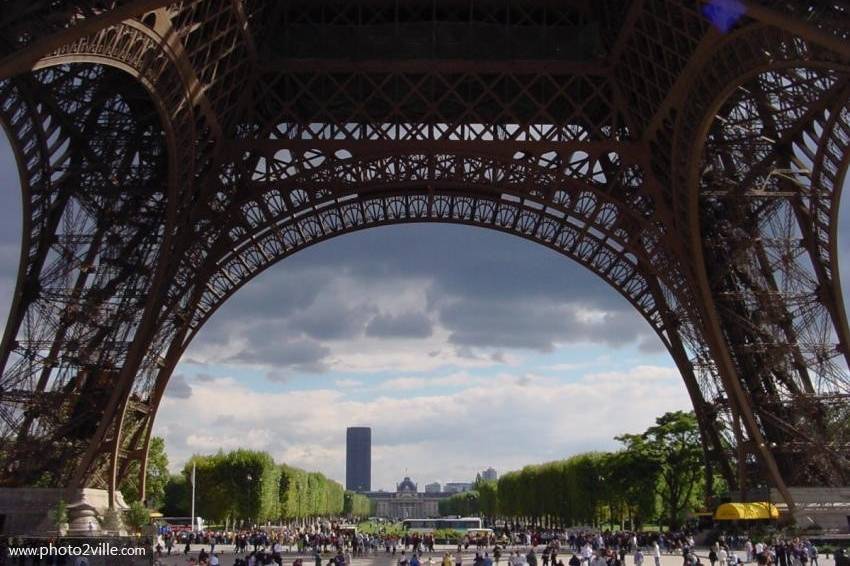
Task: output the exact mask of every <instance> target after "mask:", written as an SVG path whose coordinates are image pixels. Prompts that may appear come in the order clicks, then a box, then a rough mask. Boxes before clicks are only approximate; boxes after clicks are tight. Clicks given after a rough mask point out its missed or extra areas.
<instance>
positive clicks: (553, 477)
mask: <svg viewBox="0 0 850 566" xmlns="http://www.w3.org/2000/svg"><path fill="white" fill-rule="evenodd" d="M617 440H618V441H619V443H620V448H619V449H618V450H615V451H611V452H588V453H582V454H577V455H573V456H571V457H569V458H566V459H563V460H557V461H553V462H547V463H543V464H535V465H529V466H525V467H524V468H522V469H520V470H515V471H511V472H508V473H505V474H503V475H502V476H501V477H500V478H499V479H498V480H497V481H478V482H476V483H475V485H474V487H473V489H472V490H471V491H467V492H464V493H459V494H456V495H453V496H452V497H449V498H446V499H445V500H443V501H442V502H441V503H440V514H441V515H462V516H479V517H483V518H485V519H486V520H487V521H489V522H491V523H492V522H496V521H504V522H516V523H522V524H525V525H536V526H542V527H553V528H555V527H567V526H572V525H593V526H599V527H602V526H606V525H609V526H611V527H614V528H633V529H656V528H659V527H663V528H672V529H675V528H678V527H680V526H681V525H682V524H683V523H684V522H685V521H686V520H687V518H688V517H690V516H692V514H693V513H694V512H695V511H699V510H701V509H704V508H705V506H706V504H707V502H708V501H709V500H711V498H712V497H713V496H714V495H715V494H717V493H722V492H723V491H724V490H725V483H724V482H723V480H722V479H721V478H720V477H719V475H717V474H715V473H713V472H712V471H711V468H710V467H707V466H706V465H705V458H704V451H703V448H702V444H701V442H700V435H699V427H698V424H697V420H696V418H695V416H694V415H693V413H687V412H681V411H679V412H672V413H667V414H665V415H663V416H661V417H659V418H657V419H656V422H655V424H654V425H653V426H651V427H649V428H648V429H647V430H645V431H644V432H642V433H640V434H627V435H623V436H619V437H617ZM193 466H194V468H195V477H196V480H195V482H196V483H195V486H196V495H195V500H196V509H195V512H196V514H197V515H200V516H202V517H204V518H205V519H206V521H207V523H208V524H216V525H225V524H227V525H239V524H242V525H254V524H268V523H271V524H278V523H285V522H292V521H297V520H306V519H311V518H317V517H346V518H348V519H349V520H351V521H357V520H359V519H362V518H365V517H369V516H371V515H373V514H374V513H373V512H372V511H371V510H370V502H369V500H368V498H367V497H365V496H364V495H361V494H355V493H352V492H347V491H345V489H344V488H343V486H342V485H340V484H339V483H337V482H335V481H333V480H331V479H329V478H327V477H326V476H324V475H323V474H321V473H319V472H309V471H305V470H302V469H299V468H296V467H293V466H290V465H287V464H281V463H277V462H275V461H274V459H273V458H272V456H271V455H269V454H268V453H265V452H257V451H250V450H235V451H231V452H227V453H225V452H219V453H217V454H213V455H196V456H193V457H192V458H191V459H190V460H189V461H188V462H187V463H186V464H185V466H184V467H183V470H182V472H181V473H178V474H169V472H168V457H167V455H166V453H165V446H164V443H163V441H162V440H161V439H158V438H157V439H154V442H153V444H152V448H151V455H150V462H149V468H148V471H147V474H148V476H147V497H146V503H147V506H148V507H149V508H150V509H152V510H158V511H161V512H162V513H163V514H164V515H166V516H188V515H189V513H190V506H191V473H192V468H193ZM130 477H133V476H132V475H131V476H130ZM121 490H122V493H123V494H124V497H125V499H126V500H127V501H128V502H134V501H137V500H138V490H137V487H136V485H135V483H134V482H132V481H129V482H127V483H126V484H125V485H123V486H122V489H121ZM136 506H138V504H137V505H136ZM388 529H399V530H400V527H399V526H398V525H393V524H390V523H377V524H366V523H361V530H364V531H367V532H368V531H372V530H382V532H383V533H389V531H388Z"/></svg>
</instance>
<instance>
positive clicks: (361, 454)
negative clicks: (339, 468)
mask: <svg viewBox="0 0 850 566" xmlns="http://www.w3.org/2000/svg"><path fill="white" fill-rule="evenodd" d="M345 489H347V490H349V491H371V490H372V429H371V428H369V427H366V426H352V427H349V428H348V430H346V432H345Z"/></svg>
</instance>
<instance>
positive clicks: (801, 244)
mask: <svg viewBox="0 0 850 566" xmlns="http://www.w3.org/2000/svg"><path fill="white" fill-rule="evenodd" d="M9 4H10V6H9V8H10V12H9V13H11V14H14V15H15V16H17V17H14V18H11V19H8V20H2V19H0V37H2V38H3V42H2V43H0V46H2V48H0V93H2V99H0V100H2V102H0V117H2V121H3V123H4V125H5V127H6V129H7V131H8V133H9V137H10V139H11V140H12V142H13V145H14V146H15V149H16V152H17V157H18V162H19V166H20V169H21V176H22V186H23V193H24V206H25V227H24V238H23V246H22V259H21V268H20V272H19V278H18V286H17V290H16V294H15V297H14V304H13V307H12V311H11V313H10V319H9V323H8V324H7V327H6V331H5V334H4V337H3V342H2V350H0V355H2V357H0V367H2V368H3V370H2V371H3V374H2V378H0V438H2V442H3V443H4V445H6V446H8V447H9V448H8V449H7V450H6V451H5V452H4V454H3V455H2V456H0V483H2V484H3V485H31V484H41V485H63V486H82V485H89V486H103V487H109V488H110V489H112V490H114V489H115V487H116V485H118V483H119V482H120V481H121V480H122V478H124V477H126V476H127V474H129V473H137V472H138V471H139V470H144V466H145V461H146V457H147V456H146V454H147V446H148V443H149V439H150V431H151V427H152V425H153V418H154V416H155V413H156V409H157V406H158V404H159V401H160V399H161V397H162V394H163V391H164V389H165V386H166V384H167V382H168V378H169V377H170V375H171V372H172V371H173V369H174V367H175V365H176V364H177V362H178V360H179V358H180V355H181V354H182V353H183V351H184V350H185V348H186V347H187V345H188V344H189V342H190V341H191V339H192V338H193V337H194V336H195V334H196V333H197V332H198V331H199V329H200V328H201V327H202V326H203V324H204V322H205V321H206V320H208V319H209V317H210V316H211V315H212V314H213V313H214V312H215V310H216V309H217V308H218V307H219V306H220V305H221V304H222V303H223V302H224V301H226V300H227V298H228V297H230V296H231V295H232V294H233V293H235V292H236V291H237V290H238V289H239V288H240V287H241V286H243V285H245V284H246V283H247V282H249V281H250V280H251V279H252V278H253V277H255V276H256V275H257V274H259V273H260V272H262V271H263V270H264V269H267V268H268V267H270V266H272V265H274V264H275V263H276V262H278V261H279V260H280V259H282V258H284V257H287V256H289V255H292V254H294V253H296V252H297V251H299V250H301V249H303V248H305V247H307V246H309V245H311V244H313V243H316V242H319V241H324V240H327V239H329V238H332V237H334V236H336V235H340V234H344V233H348V232H352V231H355V230H360V229H364V228H368V227H371V226H379V225H389V224H398V223H409V222H451V223H461V224H468V225H473V226H480V227H485V228H491V229H496V230H500V231H503V232H506V233H511V234H515V235H517V236H520V237H523V238H526V239H528V240H531V241H534V242H537V243H540V244H542V245H545V246H547V247H550V248H552V249H554V250H556V251H558V252H560V253H561V254H563V255H564V256H566V257H568V258H571V259H573V260H575V261H577V262H579V263H580V264H582V265H584V266H586V267H587V268H589V269H590V270H592V271H593V272H595V273H596V274H597V275H599V276H600V277H601V278H602V279H603V280H605V281H606V282H607V283H608V284H610V285H611V286H612V287H614V288H615V289H616V290H617V291H618V292H620V293H621V294H622V295H623V296H624V297H625V298H626V299H627V300H629V301H630V303H631V304H632V305H634V306H635V308H637V309H638V310H639V312H640V313H641V314H642V315H643V316H644V318H645V319H646V320H647V321H648V323H649V324H650V325H651V326H652V327H653V329H654V330H655V331H656V333H657V334H658V335H659V337H660V339H661V340H662V342H663V343H664V344H665V346H666V347H667V349H668V351H669V352H670V354H671V356H672V357H673V359H674V360H675V362H676V364H677V366H678V368H679V370H680V371H681V373H682V377H683V380H684V382H685V384H686V386H687V388H688V392H689V394H690V396H691V399H692V401H693V403H694V408H695V410H696V412H697V416H698V418H699V421H700V425H701V429H702V433H703V445H704V449H705V453H706V457H707V461H708V462H709V463H710V466H709V469H708V470H707V473H708V474H711V473H712V472H711V469H710V467H711V466H717V467H718V468H719V469H720V471H721V472H722V473H723V474H724V476H725V477H726V479H727V480H728V481H729V483H730V485H733V486H737V487H739V488H741V489H743V488H746V487H752V486H769V487H776V488H778V489H780V491H781V492H782V493H783V496H784V497H785V498H786V500H787V501H788V502H789V504H790V505H793V502H792V501H791V498H790V495H789V492H788V490H787V486H788V485H792V486H805V485H820V486H829V485H845V484H846V482H847V481H848V478H850V475H848V473H849V472H848V470H850V464H848V459H847V458H848V454H850V426H848V424H847V423H848V414H847V406H848V404H847V402H846V401H847V396H848V395H850V378H849V377H848V356H850V349H848V346H849V345H850V337H849V336H848V330H847V320H846V316H845V313H844V305H843V303H842V299H841V291H840V289H841V287H840V280H839V275H838V268H837V261H836V233H835V231H836V225H837V209H838V200H839V196H840V192H841V186H842V184H843V182H844V175H845V172H846V169H847V165H848V151H847V146H848V141H850V130H848V126H847V124H848V119H847V118H848V115H847V113H848V108H847V105H848V99H850V92H848V91H847V86H846V85H847V84H848V81H847V79H848V63H850V48H848V47H847V42H846V39H847V34H848V30H850V16H849V15H848V13H847V11H846V8H845V7H842V5H841V4H840V3H835V2H831V3H830V5H829V7H822V6H820V5H819V4H817V3H811V5H809V4H806V3H804V4H806V6H807V9H806V10H804V11H803V12H802V13H797V12H796V11H795V10H794V9H791V8H788V7H787V6H786V4H787V3H777V2H757V1H754V0H753V1H749V2H744V3H743V6H744V8H745V10H744V13H737V12H735V13H723V10H722V9H719V8H718V7H717V5H713V4H712V5H708V4H710V3H703V2H700V1H698V0H647V1H643V2H628V3H626V4H627V6H626V8H624V3H623V2H622V1H621V0H605V1H602V2H597V3H594V4H593V5H591V4H589V3H586V2H580V1H575V2H550V1H548V0H514V1H512V2H508V3H482V2H472V1H470V0H429V1H423V2H409V3H397V2H385V1H383V0H355V1H353V2H346V3H338V2H333V1H330V0H327V1H325V0H310V1H307V0H304V1H300V0H299V1H293V2H285V3H284V2H264V1H261V0H242V1H235V2H215V1H212V0H206V1H197V2H178V3H166V2H157V1H136V2H132V1H126V2H119V1H115V2H106V3H104V2H93V3H89V2H79V3H77V4H78V6H77V7H76V9H73V10H68V11H67V12H64V11H61V10H56V9H55V6H54V5H53V4H52V3H48V2H43V3H40V2H35V3H32V2H10V3H9ZM69 4H72V3H69ZM718 9H719V10H720V12H718ZM46 12H50V17H49V18H46V17H45V13H46ZM801 14H804V15H801ZM718 28H722V29H723V31H724V32H726V33H721V31H719V29H718ZM32 69H38V70H35V71H33V70H32ZM142 477H144V474H142ZM143 481H144V480H142V482H143Z"/></svg>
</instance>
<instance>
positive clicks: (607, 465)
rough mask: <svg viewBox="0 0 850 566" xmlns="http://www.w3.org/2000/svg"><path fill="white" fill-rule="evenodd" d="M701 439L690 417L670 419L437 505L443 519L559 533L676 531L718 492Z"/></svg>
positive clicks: (508, 475)
mask: <svg viewBox="0 0 850 566" xmlns="http://www.w3.org/2000/svg"><path fill="white" fill-rule="evenodd" d="M699 434H700V433H699V426H698V424H697V420H696V417H695V416H694V414H693V413H687V412H682V411H677V412H672V413H667V414H665V415H663V416H661V417H659V418H658V419H656V422H655V425H653V426H651V427H650V428H648V429H647V430H646V431H645V432H644V433H642V434H635V435H623V436H619V437H617V438H616V440H618V441H619V442H620V443H621V444H622V448H621V449H620V450H618V451H615V452H590V453H585V454H578V455H575V456H572V457H570V458H567V459H565V460H558V461H555V462H548V463H545V464H539V465H531V466H525V467H524V468H522V469H521V470H516V471H512V472H508V473H506V474H504V475H502V476H501V477H500V478H499V479H498V481H495V482H494V481H479V482H476V484H475V485H474V488H473V490H472V491H469V492H465V493H459V494H455V495H453V496H452V497H450V498H449V499H447V500H444V501H442V502H441V503H440V513H441V514H444V515H478V516H483V517H489V518H494V519H495V518H506V519H512V520H519V521H522V522H526V523H529V524H539V525H544V526H557V527H565V526H571V525H600V524H603V523H604V524H612V523H613V524H619V525H622V526H625V525H629V526H631V527H633V528H640V526H641V525H644V524H646V523H648V522H655V521H657V522H658V523H660V524H664V525H667V526H670V527H672V528H676V527H678V526H680V525H681V524H682V523H683V521H684V520H685V518H686V516H687V514H688V513H689V512H690V511H691V510H693V509H696V508H698V507H700V506H701V505H702V504H703V502H704V500H705V497H706V494H707V493H713V489H714V488H715V485H706V484H707V482H708V481H709V480H706V479H705V477H704V470H705V465H704V460H703V451H702V445H701V443H700V435H699ZM710 481H711V482H712V483H714V482H719V481H720V480H719V479H717V478H712V479H711V480H710Z"/></svg>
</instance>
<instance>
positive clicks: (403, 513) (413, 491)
mask: <svg viewBox="0 0 850 566" xmlns="http://www.w3.org/2000/svg"><path fill="white" fill-rule="evenodd" d="M449 495H451V494H446V493H421V492H420V491H419V488H418V487H417V485H416V483H414V482H413V480H412V479H410V478H409V477H407V476H405V478H404V479H403V480H401V482H400V483H397V484H396V490H395V493H390V492H386V491H373V492H371V493H369V494H368V496H369V499H371V500H372V501H374V502H375V514H376V515H377V516H378V517H385V518H387V519H391V520H400V519H428V518H431V517H439V516H440V508H439V502H440V500H441V499H443V498H445V497H447V496H449Z"/></svg>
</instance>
